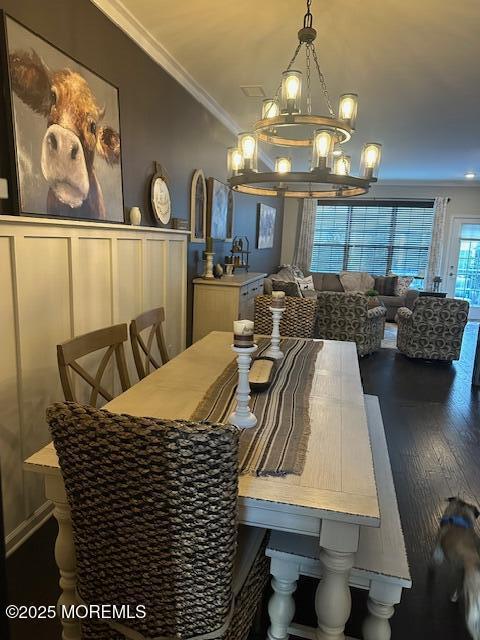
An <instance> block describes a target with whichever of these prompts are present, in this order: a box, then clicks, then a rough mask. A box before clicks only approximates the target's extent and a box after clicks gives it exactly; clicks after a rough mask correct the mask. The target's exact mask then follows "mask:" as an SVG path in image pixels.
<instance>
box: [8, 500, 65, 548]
mask: <svg viewBox="0 0 480 640" xmlns="http://www.w3.org/2000/svg"><path fill="white" fill-rule="evenodd" d="M52 511H53V504H52V503H51V502H45V503H44V504H42V506H41V507H39V508H38V509H37V510H36V511H34V512H33V515H31V516H30V518H28V519H27V520H24V521H23V522H22V523H21V524H19V525H18V527H17V528H16V529H14V530H13V531H12V532H11V533H9V534H8V536H7V537H6V538H5V547H6V551H7V558H8V556H10V555H11V554H12V553H13V552H14V551H16V550H17V549H18V548H19V547H21V546H22V544H23V543H24V542H25V541H26V540H28V538H30V536H31V535H33V534H34V533H35V531H37V529H40V527H41V526H42V525H43V524H45V522H46V521H47V520H48V519H49V518H50V516H51V515H52Z"/></svg>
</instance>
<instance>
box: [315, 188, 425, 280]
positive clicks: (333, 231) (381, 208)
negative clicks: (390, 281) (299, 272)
mask: <svg viewBox="0 0 480 640" xmlns="http://www.w3.org/2000/svg"><path fill="white" fill-rule="evenodd" d="M432 226H433V201H397V200H382V201H378V200H356V201H355V202H354V203H353V202H352V203H346V202H341V203H327V202H323V201H319V202H318V205H317V213H316V219H315V232H314V240H313V252H312V263H311V270H312V271H319V272H330V273H338V272H340V271H368V272H369V273H371V274H373V275H385V274H387V273H389V272H390V271H393V272H394V273H396V274H399V275H418V274H419V273H420V272H423V271H425V268H426V266H427V259H428V250H429V247H430V242H431V238H432Z"/></svg>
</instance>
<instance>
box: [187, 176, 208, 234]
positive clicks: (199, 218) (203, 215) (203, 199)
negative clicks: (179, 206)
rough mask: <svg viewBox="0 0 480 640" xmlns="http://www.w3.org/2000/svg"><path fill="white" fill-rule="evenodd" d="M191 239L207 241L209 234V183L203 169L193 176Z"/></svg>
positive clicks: (191, 190) (191, 189)
mask: <svg viewBox="0 0 480 640" xmlns="http://www.w3.org/2000/svg"><path fill="white" fill-rule="evenodd" d="M190 230H191V236H190V240H191V241H192V242H205V240H206V234H207V183H206V182H205V176H204V175H203V171H202V170H201V169H197V170H196V171H195V172H194V174H193V177H192V186H191V188H190Z"/></svg>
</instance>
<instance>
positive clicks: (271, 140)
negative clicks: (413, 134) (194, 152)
mask: <svg viewBox="0 0 480 640" xmlns="http://www.w3.org/2000/svg"><path fill="white" fill-rule="evenodd" d="M311 4H312V0H307V13H306V14H305V16H304V19H303V27H302V28H301V29H300V31H299V32H298V44H297V47H296V49H295V52H294V54H293V57H292V59H291V60H290V62H289V64H288V66H287V68H286V70H285V71H284V72H283V73H282V77H281V82H280V83H279V85H278V88H277V91H276V93H275V96H274V97H273V98H266V99H265V100H263V102H262V113H261V119H260V120H258V121H257V122H256V123H255V125H254V127H253V130H252V131H250V132H244V133H241V134H240V135H239V136H238V144H237V146H236V147H231V148H230V149H228V155H227V167H228V173H229V180H228V182H229V184H230V186H231V187H232V189H234V190H235V191H240V192H242V193H247V194H250V195H255V196H285V197H290V198H345V197H347V196H359V195H363V194H365V193H367V192H368V190H369V188H370V186H371V184H372V183H374V182H376V181H377V173H378V167H379V164H380V158H381V145H380V144H378V143H376V142H368V143H367V144H365V145H364V147H363V150H362V156H361V175H360V176H354V175H351V173H350V172H351V165H352V162H351V158H350V156H349V155H346V154H345V153H343V152H341V153H340V154H338V150H339V147H340V146H341V145H343V144H345V143H346V142H348V141H349V140H350V138H351V137H352V134H353V133H354V132H355V126H356V119H357V109H358V96H357V95H356V94H355V93H345V94H343V95H342V96H340V99H339V103H338V113H335V111H334V109H333V106H332V102H331V100H330V95H329V93H328V89H327V85H326V82H325V77H324V75H323V73H322V71H321V69H320V64H319V61H318V57H317V51H316V49H315V45H314V41H315V38H316V37H317V32H316V30H315V29H314V28H313V26H312V25H313V16H312V13H311V11H310V7H311ZM302 49H303V50H304V51H305V68H306V74H305V81H306V82H305V87H304V88H305V91H304V92H303V94H304V96H305V99H304V100H303V99H302V84H303V81H302V76H303V74H302V72H301V71H299V70H298V69H296V68H294V65H295V63H296V62H297V65H298V54H299V53H300V51H301V50H302ZM297 65H295V66H297ZM312 66H315V69H316V71H317V74H318V79H319V82H320V88H321V91H322V95H323V97H324V99H325V103H326V107H327V110H328V115H315V114H314V113H312V91H311V84H312V78H311V68H312ZM259 143H264V144H267V145H274V146H277V147H286V148H287V149H297V150H301V151H302V150H306V151H310V158H309V162H308V161H307V165H308V164H309V165H310V170H309V171H295V170H292V169H293V163H292V159H291V158H290V156H288V155H287V154H284V153H283V152H282V153H281V154H280V155H278V156H277V158H276V160H275V169H274V171H258V169H257V155H258V146H259ZM334 150H336V152H335V155H337V154H338V157H335V158H334ZM294 159H295V158H294ZM307 160H308V159H307Z"/></svg>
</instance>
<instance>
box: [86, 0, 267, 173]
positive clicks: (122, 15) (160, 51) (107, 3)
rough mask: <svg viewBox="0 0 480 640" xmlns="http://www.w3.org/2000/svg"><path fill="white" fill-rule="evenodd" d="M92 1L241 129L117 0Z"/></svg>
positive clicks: (226, 123) (237, 130)
mask: <svg viewBox="0 0 480 640" xmlns="http://www.w3.org/2000/svg"><path fill="white" fill-rule="evenodd" d="M91 2H92V3H93V4H94V5H95V6H96V7H97V8H98V9H99V10H100V11H101V12H102V13H103V14H104V15H106V16H107V18H108V19H109V20H110V21H111V22H113V23H114V24H115V25H116V26H117V27H118V28H119V29H121V30H122V31H123V32H124V33H125V34H126V35H127V36H128V37H129V38H130V39H131V40H133V42H134V43H135V44H136V45H137V46H139V47H140V48H141V49H143V51H145V53H146V54H147V55H148V56H150V58H152V60H153V61H154V62H156V63H157V64H158V65H159V66H160V67H162V69H164V70H165V71H166V72H167V73H168V74H169V75H171V76H172V78H174V79H175V80H176V81H177V82H178V83H179V84H180V85H181V86H182V87H183V88H184V89H186V90H187V91H188V92H189V93H190V94H191V95H192V96H193V97H194V98H195V100H197V102H199V103H200V104H201V105H202V106H204V107H205V108H206V109H208V111H210V113H211V114H212V115H214V116H215V118H217V120H219V121H220V122H221V123H222V124H223V125H224V126H225V127H226V128H227V129H228V130H229V131H231V132H232V133H233V134H235V135H237V134H238V133H240V131H243V130H244V129H243V128H242V127H241V126H240V125H239V124H238V122H236V121H235V120H234V119H233V118H232V117H231V116H230V114H229V113H228V112H227V111H226V110H225V109H224V108H223V107H222V106H221V105H220V104H219V103H218V102H217V101H216V100H215V98H213V96H211V95H210V94H209V93H208V91H206V90H205V89H204V88H203V87H202V86H201V85H200V84H199V83H198V82H197V81H196V80H195V78H194V77H193V76H192V75H191V74H190V73H189V72H188V71H187V69H185V67H184V66H182V65H181V64H180V63H179V62H178V60H176V59H175V58H174V57H173V56H172V54H171V53H170V52H169V51H168V50H167V49H166V48H165V47H164V46H163V45H162V44H161V43H160V42H159V41H158V40H157V39H156V38H155V37H154V36H153V35H152V34H151V33H150V32H149V31H148V29H146V28H145V27H144V26H143V25H142V23H141V22H140V21H139V20H137V18H136V17H135V16H134V15H133V13H132V12H131V11H130V10H129V9H127V7H126V6H125V5H124V4H123V3H122V2H121V1H120V0H91ZM258 155H259V158H260V159H261V160H262V162H264V163H265V164H266V165H267V167H269V168H272V167H273V161H272V159H271V158H270V156H268V155H267V154H266V153H265V152H263V151H260V152H259V154H258Z"/></svg>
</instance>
